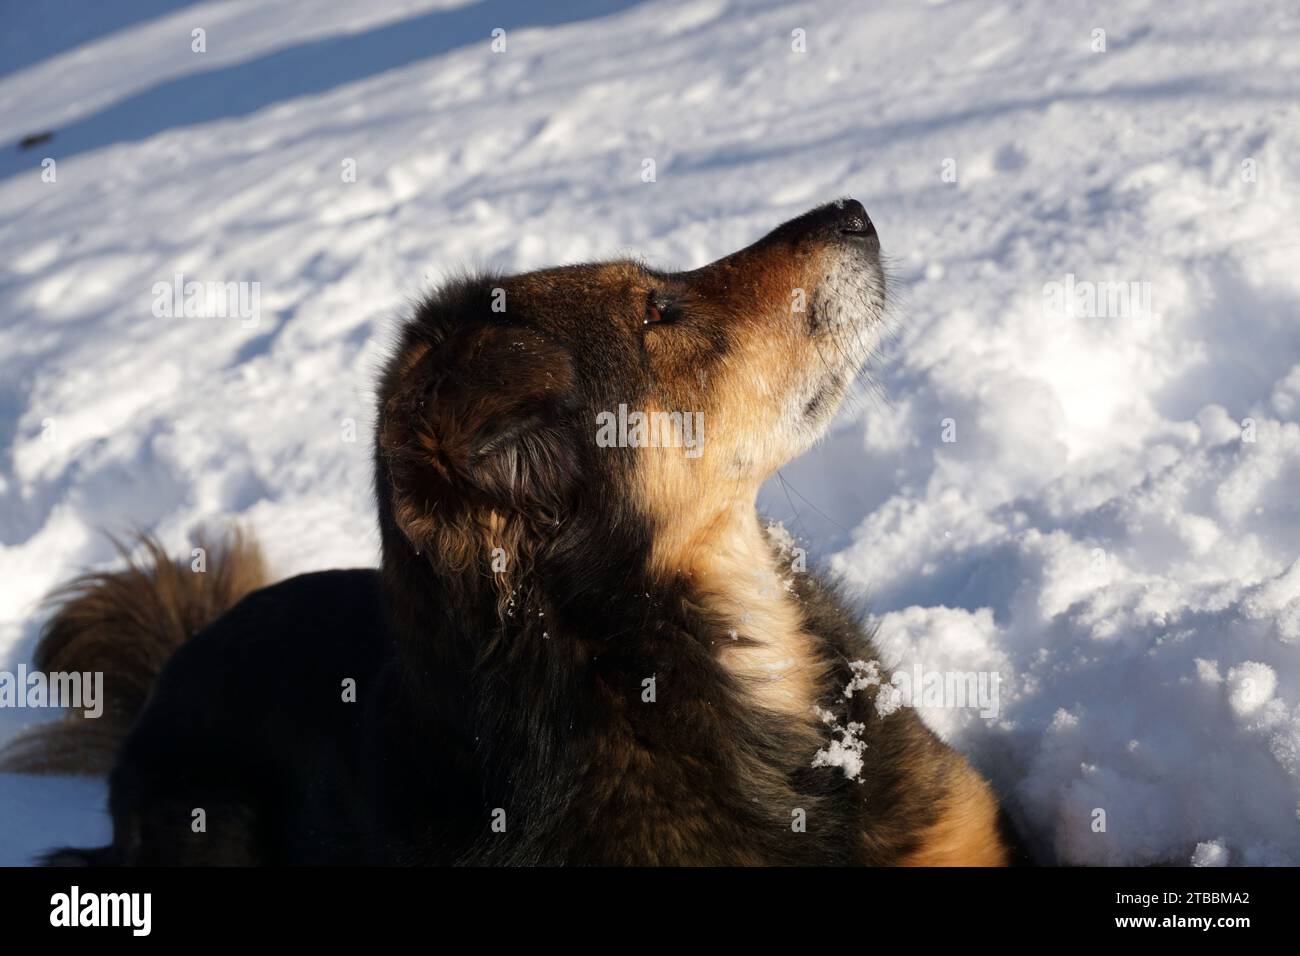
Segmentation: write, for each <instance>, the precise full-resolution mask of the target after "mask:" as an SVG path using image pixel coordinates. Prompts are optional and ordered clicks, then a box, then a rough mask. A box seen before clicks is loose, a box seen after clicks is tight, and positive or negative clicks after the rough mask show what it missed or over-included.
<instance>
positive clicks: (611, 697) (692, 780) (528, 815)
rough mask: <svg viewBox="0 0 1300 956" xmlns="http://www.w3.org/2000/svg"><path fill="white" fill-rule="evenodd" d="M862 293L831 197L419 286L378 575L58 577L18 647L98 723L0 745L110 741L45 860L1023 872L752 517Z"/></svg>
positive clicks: (843, 364)
mask: <svg viewBox="0 0 1300 956" xmlns="http://www.w3.org/2000/svg"><path fill="white" fill-rule="evenodd" d="M884 305H885V279H884V275H883V272H882V270H881V267H880V261H879V242H878V239H877V236H876V231H875V228H874V226H873V225H872V223H871V220H870V219H869V218H868V216H867V214H866V211H865V210H864V209H863V208H862V206H861V204H860V203H858V202H856V201H852V200H842V201H840V202H837V203H833V204H831V205H827V206H823V207H820V208H818V209H814V210H812V211H811V212H809V213H807V214H805V215H803V216H800V217H799V218H797V219H794V220H792V221H790V222H787V223H785V224H784V225H782V226H780V227H779V228H777V229H776V230H775V231H773V232H772V233H770V234H769V235H767V236H766V237H765V238H763V239H761V240H760V241H758V242H757V243H755V244H754V245H752V246H750V247H748V248H746V249H743V250H741V251H740V252H737V253H735V254H733V255H730V256H727V257H726V258H724V259H721V260H719V261H717V262H715V263H713V264H711V265H708V266H705V267H703V268H700V269H696V270H694V271H691V272H682V273H665V272H659V271H656V270H652V269H648V268H646V267H645V266H643V265H641V264H638V263H636V262H632V261H619V262H608V263H601V264H594V265H580V266H570V267H564V268H557V269H549V270H545V271H541V272H534V273H529V274H526V275H520V276H511V277H501V276H479V277H475V278H470V279H462V280H459V281H455V282H452V283H450V284H449V285H447V286H446V287H444V288H443V289H441V290H440V291H438V292H437V293H436V294H434V295H432V296H431V297H429V298H428V299H427V300H426V301H424V302H423V303H422V304H421V305H420V306H419V308H418V309H417V310H416V313H415V315H414V316H413V317H412V318H411V319H410V320H409V321H408V322H407V323H406V324H405V326H404V328H403V330H402V334H401V338H400V343H399V346H398V348H397V351H396V354H395V356H394V357H393V359H392V361H391V363H390V364H389V367H388V369H387V371H386V373H385V374H384V376H383V379H382V381H381V383H380V388H379V403H378V422H377V430H376V442H375V474H376V496H377V504H378V515H379V526H380V530H381V535H382V542H383V566H382V568H381V569H380V570H379V571H378V572H375V571H365V570H359V571H336V572H322V573H318V574H310V575H303V576H300V577H297V578H293V579H290V580H288V581H285V582H282V583H280V584H276V585H273V586H270V587H261V588H258V587H257V586H258V585H259V584H260V583H261V571H260V568H261V565H260V559H259V558H258V557H257V554H256V550H255V549H254V548H253V547H252V546H251V545H250V544H248V543H247V542H238V541H237V542H234V543H233V544H232V545H231V546H230V547H228V548H227V549H226V553H225V554H224V555H222V556H217V557H214V559H213V561H214V563H215V564H216V565H217V566H218V569H219V571H218V573H217V574H215V575H214V574H213V573H211V572H209V573H208V574H207V575H195V574H190V573H189V572H188V570H187V569H185V568H183V567H181V566H177V565H172V564H169V563H168V562H167V561H166V560H165V559H164V558H163V557H162V556H161V554H159V553H158V552H157V550H156V549H155V550H154V552H153V555H152V558H153V560H152V564H151V565H148V564H146V565H139V566H133V567H131V568H129V569H128V570H127V571H123V572H113V573H108V574H99V575H95V576H91V577H88V578H83V579H80V580H79V581H77V582H74V583H73V585H71V587H70V589H69V590H67V591H65V592H64V593H63V594H62V597H61V600H62V601H63V602H64V603H63V604H62V606H61V608H60V609H59V610H58V611H57V612H56V614H55V616H54V617H53V618H52V620H51V623H50V625H49V627H48V628H47V631H46V635H45V637H44V638H43V641H42V643H41V645H40V647H39V649H38V658H37V659H38V663H39V664H40V665H41V666H42V667H44V668H46V669H48V670H55V671H57V670H84V669H87V667H86V665H87V664H89V665H90V666H91V667H93V668H97V669H102V670H105V671H107V677H106V682H107V685H108V688H109V691H110V696H112V692H113V688H114V686H117V687H118V688H120V690H119V692H118V693H117V695H116V700H117V701H118V706H117V707H116V709H115V710H114V711H113V713H114V715H115V716H114V717H113V718H110V719H111V720H114V721H115V723H113V724H112V725H111V728H115V729H109V730H105V729H103V728H101V729H100V730H99V731H98V732H96V733H95V734H93V735H90V731H89V729H86V728H85V722H83V723H82V725H81V726H80V727H79V726H78V725H77V724H75V723H69V724H65V725H62V726H58V725H56V726H55V728H54V729H46V730H43V731H37V732H35V733H34V734H33V735H32V736H30V737H28V738H25V739H20V740H19V741H18V742H17V744H16V746H15V747H14V748H13V749H12V750H11V753H10V756H9V763H10V766H11V767H15V768H23V767H25V768H27V769H69V768H82V769H85V768H93V767H94V766H95V761H96V759H97V755H98V757H99V758H100V759H102V755H103V754H105V753H106V752H107V751H108V748H109V747H110V745H111V746H113V749H115V750H116V755H115V759H114V762H113V769H112V775H111V797H110V809H111V812H112V816H113V824H114V832H113V842H112V844H111V845H110V846H108V847H103V848H99V849H94V850H64V851H57V852H56V853H54V854H52V856H51V859H52V861H54V862H69V863H72V862H89V863H103V864H124V863H299V862H300V863H317V862H375V863H468V864H561V863H575V864H714V865H728V864H852V863H861V864H916V865H998V864H1003V863H1006V862H1008V857H1009V843H1008V840H1007V839H1006V837H1005V836H1004V833H1003V829H1002V828H1001V827H1000V826H999V813H998V805H997V802H996V801H995V799H994V797H993V795H992V794H991V792H990V789H989V787H988V786H987V784H986V783H985V782H984V781H983V780H982V779H981V778H980V777H979V776H978V775H977V774H976V773H975V772H974V771H973V770H972V769H971V768H970V767H969V766H968V764H967V763H966V761H965V760H963V759H962V757H960V756H959V755H958V754H957V753H955V752H954V751H953V750H951V749H950V748H949V747H947V746H945V745H944V744H943V743H942V742H941V741H940V740H939V739H938V738H937V737H936V736H935V735H934V734H933V733H931V732H930V731H929V730H928V729H927V728H926V727H925V726H924V725H923V724H922V723H921V721H920V719H919V718H918V717H917V716H916V714H915V713H914V712H913V711H912V710H910V709H907V708H903V709H900V710H895V711H893V712H892V713H888V715H886V716H882V715H881V712H878V711H877V709H876V708H875V707H874V706H873V704H874V700H875V691H876V689H877V688H876V687H874V686H863V685H864V684H866V685H870V682H869V681H863V680H861V679H860V678H861V676H862V674H863V673H864V672H865V671H864V670H863V668H864V667H870V663H869V662H872V661H874V660H875V659H876V657H877V654H876V651H875V650H874V648H873V647H872V644H871V640H870V637H869V635H868V634H867V633H865V632H864V630H863V629H862V627H861V625H860V624H859V622H858V621H857V620H856V619H855V617H854V615H853V614H852V613H850V611H849V610H847V609H846V607H845V605H844V603H843V602H842V601H841V600H840V599H839V598H837V596H836V595H835V593H834V591H833V589H832V587H831V586H829V585H828V584H827V583H826V582H824V581H822V580H819V579H818V578H817V577H816V576H815V575H812V574H809V573H806V572H803V571H802V570H801V569H799V568H796V567H793V566H792V561H791V554H790V552H789V550H788V543H787V544H784V545H783V544H782V542H781V541H780V539H779V537H775V536H771V535H769V534H768V533H767V532H766V531H765V530H764V528H763V527H762V525H761V523H760V520H759V517H758V515H757V513H756V510H755V500H756V495H757V492H758V489H759V486H760V484H761V483H762V482H763V480H764V479H765V478H767V477H768V476H769V475H771V474H772V473H773V472H774V471H775V469H777V468H778V467H779V466H781V465H782V464H783V463H785V462H787V461H789V460H790V459H791V458H792V457H794V456H795V455H798V454H799V453H800V452H802V451H804V450H805V449H807V448H808V447H809V446H810V445H811V444H812V443H813V442H814V441H815V440H816V439H817V438H818V436H819V435H820V434H821V433H822V432H823V430H824V429H825V428H826V427H827V425H828V423H829V422H830V420H831V418H832V416H833V415H834V413H835V411H836V408H837V407H838V405H839V403H840V401H841V399H842V398H843V397H844V395H845V394H846V391H847V390H848V388H849V387H850V384H851V382H852V381H853V379H854V377H855V376H856V375H857V373H858V372H859V370H860V368H861V365H862V363H863V361H864V360H865V358H866V357H867V354H868V352H869V350H870V349H871V348H872V346H873V345H874V343H875V342H876V340H877V337H878V335H879V327H880V323H881V317H882V312H883V309H884ZM615 423H616V424H615ZM223 561H224V568H223V567H222V562H223ZM796 563H797V562H796ZM249 591H251V592H252V593H249V594H248V596H246V597H243V599H242V600H237V599H238V598H239V597H240V596H241V594H243V593H244V592H249ZM236 602H237V603H236ZM231 604H233V605H234V606H233V608H231V609H230V610H228V611H225V609H226V607H228V606H230V605H231ZM223 611H225V613H222V612H223ZM195 631H197V633H194V632H195ZM172 648H176V650H175V653H174V654H172V655H171V656H170V658H169V659H168V660H167V661H166V664H165V665H163V663H162V661H163V658H164V657H166V655H167V653H169V652H170V651H171V649H172ZM862 662H868V663H866V664H863V663H862ZM160 667H161V672H160V673H158V674H157V679H156V682H155V681H153V677H154V674H155V673H156V672H157V671H158V670H159V668H160ZM115 682H116V685H115ZM151 682H152V683H153V686H152V689H151V690H148V691H147V699H146V690H145V689H146V688H148V687H149V685H150V683H151ZM850 685H853V687H855V688H858V689H857V692H854V691H853V689H852V688H851V686H850ZM137 711H139V713H138V716H137V713H136V712H137ZM122 734H124V735H125V739H124V740H122V742H121V746H120V748H117V747H116V746H115V745H116V743H117V739H116V738H117V736H119V735H122ZM837 734H838V735H839V736H837ZM79 735H82V736H79ZM79 741H80V743H79ZM835 752H839V754H840V757H841V759H839V760H836V759H824V758H825V757H826V754H827V753H835ZM819 755H820V757H819ZM846 755H848V756H849V758H850V759H849V760H848V762H847V764H848V765H846V760H845V759H843V758H844V757H845V756H846ZM200 810H201V811H202V814H201V816H202V818H203V820H204V823H205V825H204V827H203V828H202V830H201V832H195V830H196V827H195V825H194V821H195V820H196V819H198V817H199V813H198V811H200Z"/></svg>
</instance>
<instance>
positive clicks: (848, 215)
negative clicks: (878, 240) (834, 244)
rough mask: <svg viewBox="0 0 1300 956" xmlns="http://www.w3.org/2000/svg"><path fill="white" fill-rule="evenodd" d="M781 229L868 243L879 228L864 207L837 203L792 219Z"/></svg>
mask: <svg viewBox="0 0 1300 956" xmlns="http://www.w3.org/2000/svg"><path fill="white" fill-rule="evenodd" d="M782 229H783V230H784V229H789V230H791V232H795V233H799V234H802V235H804V236H812V237H816V238H821V239H833V240H838V239H867V238H871V237H874V236H875V235H876V227H875V225H874V224H873V223H872V221H871V217H870V216H868V215H867V211H866V209H864V208H863V207H862V203H860V202H858V201H857V200H856V199H837V200H835V202H832V203H827V204H826V205H825V206H818V207H817V208H816V209H813V210H811V211H809V212H806V213H804V214H803V215H802V216H800V217H799V218H798V219H792V220H791V221H790V222H788V223H786V224H785V226H783V227H782Z"/></svg>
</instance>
